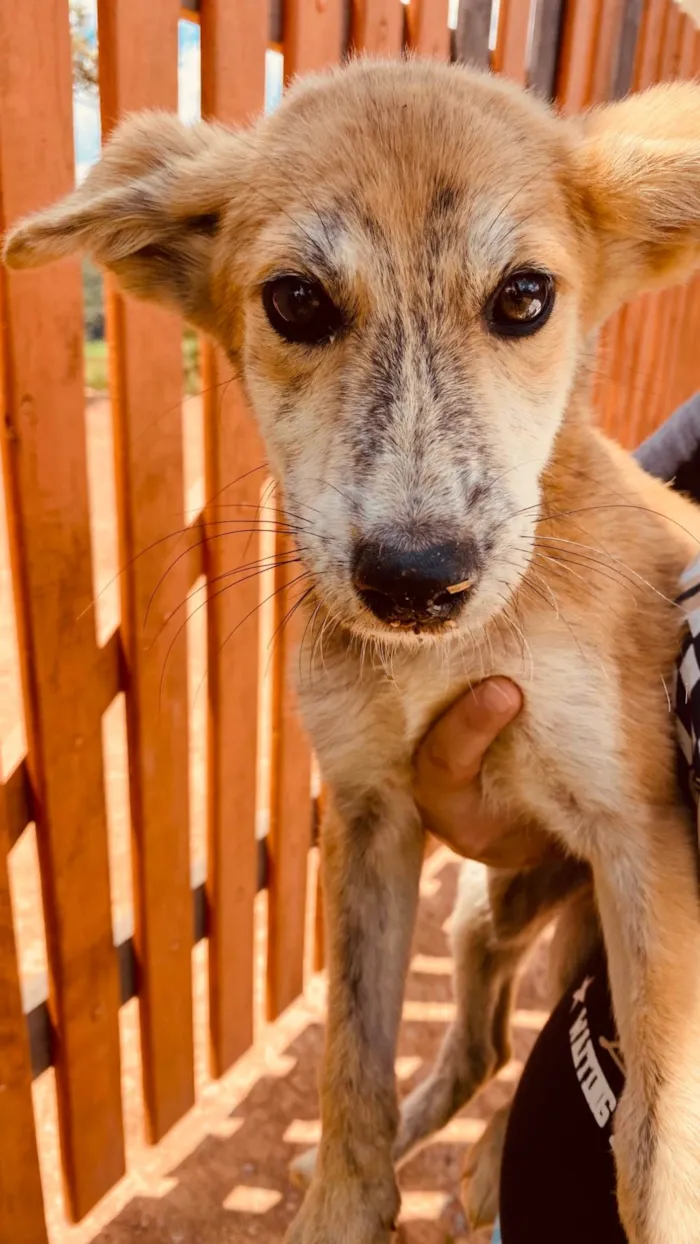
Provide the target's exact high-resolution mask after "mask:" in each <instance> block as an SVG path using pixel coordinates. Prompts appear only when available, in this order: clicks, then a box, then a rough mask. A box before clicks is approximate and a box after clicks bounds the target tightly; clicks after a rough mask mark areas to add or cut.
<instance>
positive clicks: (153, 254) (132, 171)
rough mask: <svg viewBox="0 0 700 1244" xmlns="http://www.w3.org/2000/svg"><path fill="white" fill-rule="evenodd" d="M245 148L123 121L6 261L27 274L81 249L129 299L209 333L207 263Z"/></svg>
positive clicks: (21, 227) (7, 249)
mask: <svg viewBox="0 0 700 1244" xmlns="http://www.w3.org/2000/svg"><path fill="white" fill-rule="evenodd" d="M244 148H245V143H244V140H243V138H242V136H239V135H237V134H236V133H234V132H233V131H230V130H226V129H224V128H223V127H221V126H216V125H205V124H202V125H197V126H185V125H183V124H182V123H181V122H180V121H178V120H177V118H176V117H173V116H170V115H168V114H167V113H158V112H150V113H142V114H137V115H134V116H132V117H129V118H127V120H125V121H124V122H122V124H121V125H120V126H119V127H118V128H117V130H116V131H115V133H114V135H113V136H112V138H111V139H110V141H109V142H108V143H107V145H106V147H105V149H104V152H103V154H102V157H101V159H100V160H99V162H98V163H97V164H96V165H95V167H94V168H93V169H92V170H91V171H90V173H89V174H88V176H87V178H86V179H85V181H84V182H83V184H82V185H81V186H79V187H78V188H77V189H76V190H74V191H73V193H72V194H69V195H68V197H67V198H65V199H63V200H61V201H60V202H59V203H56V204H54V205H53V206H52V207H49V208H46V209H45V210H43V211H40V212H38V213H37V214H36V215H33V216H29V217H28V218H27V219H25V220H23V221H20V223H19V224H17V225H16V226H15V227H14V228H13V229H11V230H10V232H9V233H8V234H7V236H6V239H5V246H4V260H5V263H6V264H7V265H8V266H9V267H13V268H28V267H36V266H38V265H40V264H44V263H47V262H49V261H50V260H52V259H58V258H60V257H61V256H63V255H69V254H72V253H73V252H82V253H85V254H88V255H90V256H91V258H92V259H94V260H95V262H96V263H98V264H101V265H102V266H103V267H105V268H108V269H110V270H111V271H112V272H114V273H115V274H116V276H117V277H118V278H119V280H120V282H121V284H122V285H123V286H124V288H125V289H127V290H128V291H129V292H130V293H133V294H136V295H137V296H138V297H141V298H148V299H153V300H155V301H158V302H164V303H167V304H169V305H170V306H175V307H177V308H178V309H179V310H180V311H181V312H182V313H183V314H184V315H185V316H186V317H187V318H188V319H189V320H191V321H192V322H193V323H195V324H198V325H199V326H200V327H202V328H204V329H208V330H210V331H215V328H216V324H215V318H216V317H215V309H214V306H213V300H212V289H211V285H212V259H213V253H214V247H215V242H216V237H217V233H218V231H219V229H220V227H221V224H222V220H223V217H224V215H225V213H226V210H227V208H228V206H229V205H230V204H231V202H232V201H234V200H235V198H236V188H237V183H238V180H239V177H240V172H241V168H242V163H243V162H244V159H245V156H244Z"/></svg>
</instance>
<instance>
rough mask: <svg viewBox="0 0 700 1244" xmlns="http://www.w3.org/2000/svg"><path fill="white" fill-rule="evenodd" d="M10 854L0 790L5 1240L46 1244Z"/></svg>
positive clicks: (0, 1142) (1, 1206)
mask: <svg viewBox="0 0 700 1244" xmlns="http://www.w3.org/2000/svg"><path fill="white" fill-rule="evenodd" d="M9 849H10V835H9V825H8V818H7V803H6V796H5V788H4V786H3V785H2V784H0V1089H1V1091H0V1240H7V1241H8V1244H9V1241H12V1244H45V1241H46V1239H47V1235H46V1224H45V1222H44V1200H43V1195H42V1191H41V1178H40V1175H39V1155H38V1153H37V1146H36V1132H35V1129H34V1111H33V1109H32V1087H31V1085H32V1069H31V1065H30V1060H29V1041H28V1039H27V1025H26V1021H25V1018H24V1015H23V1013H22V996H21V993H20V987H19V973H18V969H17V954H16V947H15V936H14V930H13V926H12V904H11V900H10V879H9V876H8V871H7V853H8V851H9Z"/></svg>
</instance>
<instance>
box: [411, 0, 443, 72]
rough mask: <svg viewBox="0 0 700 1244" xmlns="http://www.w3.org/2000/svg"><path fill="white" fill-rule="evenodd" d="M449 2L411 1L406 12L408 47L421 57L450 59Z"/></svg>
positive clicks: (439, 0)
mask: <svg viewBox="0 0 700 1244" xmlns="http://www.w3.org/2000/svg"><path fill="white" fill-rule="evenodd" d="M448 14H449V2H448V0H411V3H410V4H409V6H408V8H407V10H406V20H407V23H408V46H409V47H410V48H411V49H412V50H413V51H415V52H418V53H419V54H420V55H421V56H435V57H437V58H438V60H449V58H450V31H449V27H448V25H447V18H448Z"/></svg>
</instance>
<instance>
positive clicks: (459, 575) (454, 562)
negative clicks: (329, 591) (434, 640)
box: [353, 540, 478, 626]
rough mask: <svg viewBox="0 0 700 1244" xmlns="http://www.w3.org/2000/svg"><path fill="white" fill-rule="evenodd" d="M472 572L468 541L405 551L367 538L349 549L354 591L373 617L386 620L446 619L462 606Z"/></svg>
mask: <svg viewBox="0 0 700 1244" xmlns="http://www.w3.org/2000/svg"><path fill="white" fill-rule="evenodd" d="M477 575H478V557H477V551H476V547H475V545H474V544H473V543H471V542H470V541H468V542H463V543H458V542H456V541H455V542H451V543H446V544H433V545H429V546H428V547H427V548H413V549H411V548H406V547H405V546H403V547H400V546H398V545H390V544H386V543H384V542H383V541H378V540H377V541H374V540H367V541H361V542H360V543H358V545H357V546H356V549H355V558H354V563H353V583H354V585H355V589H356V591H357V593H358V595H359V596H360V597H361V599H362V602H363V604H364V605H365V606H366V607H367V608H368V609H370V610H371V612H372V613H373V614H374V615H375V617H377V618H379V619H380V620H381V621H382V622H388V623H389V624H391V623H394V624H397V623H398V624H403V625H414V626H415V625H421V624H423V625H425V624H426V623H429V622H444V621H446V620H447V619H449V618H451V617H453V616H454V615H455V614H456V613H458V612H459V610H460V609H461V608H462V605H463V604H464V601H465V598H466V597H467V595H468V594H469V592H470V591H471V589H472V587H473V585H474V583H475V580H476V578H477Z"/></svg>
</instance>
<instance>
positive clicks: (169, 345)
mask: <svg viewBox="0 0 700 1244" xmlns="http://www.w3.org/2000/svg"><path fill="white" fill-rule="evenodd" d="M178 15H179V5H178V3H177V0H150V2H149V3H148V4H143V3H142V0H98V23H99V30H100V39H99V53H100V86H101V108H102V132H103V137H104V138H106V137H108V135H109V134H110V132H111V130H112V128H113V126H114V125H115V123H116V122H117V120H118V119H119V117H121V116H123V115H124V113H126V112H131V111H136V110H138V109H142V108H155V107H160V108H169V109H175V108H176V107H177V85H178V84H177V55H178V40H177V22H178ZM106 301H107V322H108V332H109V345H110V362H111V381H112V384H111V396H112V405H113V412H114V423H115V447H116V459H117V463H116V465H117V484H118V487H117V497H118V504H119V556H120V564H121V566H122V568H123V570H122V574H121V576H120V584H121V590H122V638H123V647H124V654H125V663H126V669H127V687H126V709H127V733H128V742H129V783H130V797H131V820H132V833H133V846H134V850H133V860H134V897H135V934H134V936H135V947H136V956H137V963H138V973H139V1010H140V1018H141V1050H142V1062H143V1082H144V1095H145V1102H146V1118H147V1130H148V1137H149V1139H150V1140H151V1141H156V1140H158V1139H160V1137H161V1136H163V1134H164V1133H165V1132H166V1131H167V1130H168V1129H169V1128H170V1127H171V1126H172V1125H173V1123H175V1122H176V1120H177V1119H179V1118H180V1117H181V1116H182V1115H183V1114H184V1113H185V1111H186V1110H187V1109H188V1108H189V1106H190V1105H191V1104H192V1102H193V1100H194V1073H193V1037H192V981H191V950H192V901H191V897H190V851H189V824H188V811H189V800H188V736H187V647H186V635H185V633H183V634H181V635H180V636H179V638H178V640H177V642H176V643H175V644H174V646H173V648H172V651H170V652H168V647H169V641H170V638H171V635H172V631H171V630H164V628H165V627H166V624H167V622H168V619H169V618H170V617H171V615H172V614H173V613H175V620H176V621H177V620H179V619H181V618H182V613H181V612H176V611H178V609H180V608H181V606H182V603H183V602H184V601H185V599H186V596H187V589H188V573H187V566H186V559H184V558H183V559H181V560H180V561H179V562H176V563H175V564H174V566H173V569H172V572H170V573H169V574H168V576H167V579H165V580H164V582H163V583H162V584H161V586H160V587H159V588H158V591H157V592H156V593H155V596H154V595H153V593H154V590H155V588H156V586H157V585H158V583H159V580H160V579H161V576H162V575H163V573H164V571H165V570H166V569H167V568H168V565H169V563H170V562H171V561H174V555H175V553H176V552H177V551H182V543H180V544H179V545H178V546H177V548H176V541H175V540H173V542H172V544H171V543H170V542H166V543H155V542H156V541H162V540H163V538H164V537H165V536H167V535H168V534H169V533H170V532H173V531H177V530H178V529H179V528H181V527H182V525H183V506H184V495H183V461H182V455H183V449H182V425H181V402H182V389H183V378H182V347H181V340H182V328H181V325H180V322H179V321H178V320H177V319H176V317H175V316H173V315H171V314H170V313H169V312H166V311H163V310H161V309H160V308H158V307H152V306H146V305H145V304H142V303H138V302H136V301H135V300H132V299H128V298H125V297H123V296H122V295H121V294H119V293H118V292H117V291H116V289H115V287H114V285H113V284H112V283H111V282H108V292H107V300H106ZM145 550H148V551H145ZM147 612H148V626H147V627H145V624H144V620H145V618H146V614H147Z"/></svg>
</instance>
